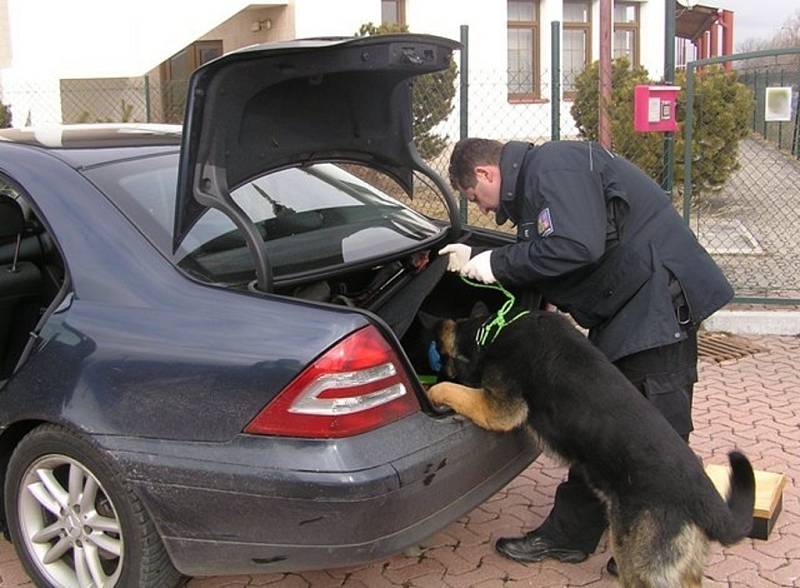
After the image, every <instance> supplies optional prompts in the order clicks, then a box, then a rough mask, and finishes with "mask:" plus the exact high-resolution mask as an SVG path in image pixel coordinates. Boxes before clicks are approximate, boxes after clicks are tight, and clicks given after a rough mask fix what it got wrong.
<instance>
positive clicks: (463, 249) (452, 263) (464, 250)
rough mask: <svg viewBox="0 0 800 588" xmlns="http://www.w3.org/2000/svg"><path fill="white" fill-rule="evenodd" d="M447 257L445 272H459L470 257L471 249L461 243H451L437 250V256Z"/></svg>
mask: <svg viewBox="0 0 800 588" xmlns="http://www.w3.org/2000/svg"><path fill="white" fill-rule="evenodd" d="M445 254H447V255H449V257H448V259H447V271H449V272H460V271H461V268H462V267H464V265H466V263H467V262H468V261H469V258H470V257H471V256H472V247H470V246H469V245H464V244H462V243H451V244H450V245H448V246H447V247H442V248H441V249H440V250H439V255H445Z"/></svg>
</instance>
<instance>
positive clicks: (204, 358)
mask: <svg viewBox="0 0 800 588" xmlns="http://www.w3.org/2000/svg"><path fill="white" fill-rule="evenodd" d="M453 47H454V44H453V43H452V42H450V41H447V40H444V39H439V38H435V37H427V36H417V35H404V36H386V37H370V38H363V39H355V40H352V39H351V40H330V39H328V40H311V41H296V42H292V43H286V44H278V45H270V46H260V47H255V48H250V49H246V50H242V51H239V52H236V53H233V54H229V55H227V56H224V57H222V58H220V59H219V60H217V61H214V62H211V63H209V64H207V65H206V66H204V67H203V68H201V69H200V70H198V71H197V72H195V74H194V76H193V79H192V81H191V87H190V90H189V95H188V99H187V114H186V121H185V124H184V127H183V134H181V129H180V128H178V127H163V126H157V125H93V126H76V127H50V128H39V129H36V128H34V129H17V130H6V131H2V132H0V473H1V474H2V478H3V482H4V483H3V486H2V492H3V504H4V508H3V510H2V513H0V515H2V516H1V517H0V518H1V519H2V523H3V527H4V529H5V531H6V535H7V536H8V537H10V539H11V540H12V541H13V543H14V545H15V547H16V549H17V552H18V553H19V556H20V558H21V560H22V562H23V564H24V566H25V569H26V570H27V571H28V573H29V574H30V575H31V577H32V578H33V579H34V581H35V582H36V583H37V584H41V585H48V586H81V587H89V586H109V587H110V586H125V587H127V586H137V587H138V586H172V585H175V584H177V583H179V582H180V581H181V577H182V576H186V575H188V576H191V575H212V574H221V573H225V574H229V573H259V572H265V573H266V572H276V571H286V570H300V569H313V568H326V567H333V566H343V565H351V564H355V563H359V562H364V561H367V560H371V559H376V558H380V557H383V556H386V555H388V554H391V553H394V552H397V551H399V550H401V549H403V548H404V547H406V546H408V545H411V544H414V543H416V542H418V541H421V540H423V539H424V538H426V537H427V536H430V535H431V534H433V533H435V532H436V531H437V530H439V529H441V528H442V527H444V526H446V525H448V524H449V523H451V522H452V521H454V520H455V519H457V518H458V517H460V516H461V515H463V514H464V513H466V512H468V511H469V510H470V509H472V508H474V507H475V506H476V505H478V504H480V503H481V502H482V501H484V500H485V499H486V498H487V497H489V496H491V495H492V494H493V493H494V492H496V491H497V490H498V489H500V488H501V487H502V486H503V485H505V484H506V483H507V482H508V481H509V480H511V479H512V478H513V477H514V476H516V475H517V474H518V473H519V472H520V471H522V470H523V469H524V468H525V467H526V466H527V465H528V464H529V463H530V462H531V461H532V460H533V459H534V458H535V457H536V455H537V450H536V449H535V446H534V444H533V441H532V439H531V436H530V435H529V433H527V432H526V431H524V430H520V431H516V432H513V433H510V434H503V435H500V434H492V433H488V432H485V431H483V430H481V429H478V428H477V427H475V426H474V425H472V424H471V423H468V422H466V421H464V420H461V419H459V418H457V417H455V416H454V415H452V414H440V413H439V412H437V410H436V408H435V407H432V406H430V404H429V403H428V402H427V399H426V396H425V393H424V390H423V387H422V384H421V381H420V376H421V375H424V374H429V373H430V371H431V370H430V368H429V367H428V362H427V358H426V349H427V344H428V341H429V335H427V332H426V329H425V326H424V324H423V323H424V322H425V321H424V320H421V318H420V317H422V316H424V315H425V313H427V314H429V315H433V316H465V315H467V314H468V313H469V311H470V308H471V307H472V305H473V304H474V303H475V302H476V301H477V300H478V299H483V300H485V301H487V302H489V303H490V304H496V303H497V301H496V300H494V299H492V298H491V292H490V291H489V294H487V293H486V292H487V291H486V290H479V289H476V288H471V287H470V286H468V285H465V284H464V283H463V282H461V281H460V280H459V279H457V277H456V276H453V275H452V274H447V273H446V272H445V264H446V260H445V259H444V258H438V257H437V256H436V251H438V249H439V248H440V247H441V246H443V245H444V244H445V243H447V242H452V241H454V240H462V241H466V242H469V243H471V244H475V245H492V244H497V243H499V242H501V241H502V240H503V239H504V238H505V237H502V236H500V235H499V234H496V233H495V234H492V233H487V232H479V231H475V230H474V229H464V228H462V227H461V226H460V222H459V217H458V213H457V208H456V206H455V202H454V200H453V196H452V194H451V193H450V191H449V190H448V188H447V186H446V185H445V183H444V182H443V180H442V179H441V178H440V177H439V176H437V175H436V174H435V173H433V172H432V171H431V170H430V169H429V168H428V167H427V166H426V165H425V164H424V163H423V162H422V161H421V160H420V158H419V156H418V155H417V152H416V150H415V148H414V145H413V140H412V138H411V115H410V83H411V80H412V79H413V77H414V76H416V75H420V74H424V73H430V72H434V71H438V70H441V69H443V68H445V67H447V64H448V63H449V60H450V57H451V51H452V49H453ZM392 186H393V187H392ZM412 192H415V193H416V195H417V196H418V197H420V198H423V199H425V198H428V199H431V198H433V196H434V195H437V194H438V196H439V197H441V198H442V202H443V210H444V211H445V216H446V217H448V218H449V222H445V221H437V220H432V219H431V218H428V217H427V216H424V215H422V214H420V213H418V212H415V210H414V209H413V208H412V207H411V206H409V205H408V204H409V203H410V202H411V201H409V200H408V198H407V197H406V195H405V194H410V193H412ZM404 202H405V204H404Z"/></svg>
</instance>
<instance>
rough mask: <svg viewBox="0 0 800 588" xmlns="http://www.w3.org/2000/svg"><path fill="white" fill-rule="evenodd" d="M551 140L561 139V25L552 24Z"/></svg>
mask: <svg viewBox="0 0 800 588" xmlns="http://www.w3.org/2000/svg"><path fill="white" fill-rule="evenodd" d="M550 37H551V43H550V140H551V141H558V140H560V139H561V23H560V22H559V21H557V20H554V21H553V22H551V23H550Z"/></svg>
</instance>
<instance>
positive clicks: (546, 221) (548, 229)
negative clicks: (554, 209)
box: [536, 207, 555, 237]
mask: <svg viewBox="0 0 800 588" xmlns="http://www.w3.org/2000/svg"><path fill="white" fill-rule="evenodd" d="M536 229H537V231H538V232H539V235H540V236H542V237H547V236H548V235H551V234H552V233H553V231H554V230H555V227H554V226H553V218H552V217H551V216H550V208H549V207H547V208H543V209H542V210H541V212H539V218H538V219H537V221H536Z"/></svg>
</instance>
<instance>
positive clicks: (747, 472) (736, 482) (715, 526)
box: [706, 451, 756, 545]
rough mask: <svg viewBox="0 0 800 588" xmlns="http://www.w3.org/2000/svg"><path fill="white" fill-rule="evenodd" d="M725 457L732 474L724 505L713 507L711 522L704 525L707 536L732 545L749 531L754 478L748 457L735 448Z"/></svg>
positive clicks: (754, 489) (754, 493) (751, 526)
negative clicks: (729, 463) (725, 506)
mask: <svg viewBox="0 0 800 588" xmlns="http://www.w3.org/2000/svg"><path fill="white" fill-rule="evenodd" d="M728 459H729V460H730V462H731V476H730V490H729V491H728V499H727V508H724V507H723V508H722V509H713V511H714V512H715V513H716V516H714V515H711V521H710V523H711V524H710V525H709V528H707V529H706V532H707V533H708V536H709V538H710V539H713V540H715V541H719V542H720V543H722V544H723V545H732V544H734V543H736V542H737V541H740V540H741V539H743V538H745V537H747V535H748V534H749V533H750V530H751V529H752V528H753V504H754V503H755V499H756V479H755V475H754V474H753V466H751V465H750V461H749V460H748V459H747V458H746V457H745V456H744V455H743V454H741V453H739V452H738V451H731V452H730V453H729V454H728ZM720 506H721V505H720Z"/></svg>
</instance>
